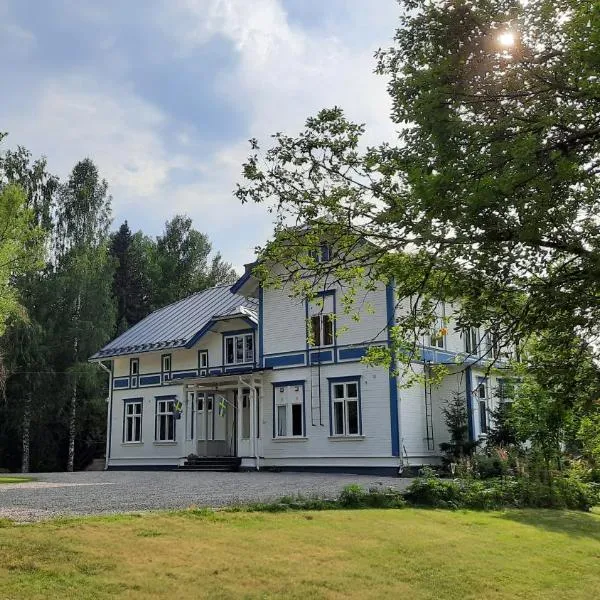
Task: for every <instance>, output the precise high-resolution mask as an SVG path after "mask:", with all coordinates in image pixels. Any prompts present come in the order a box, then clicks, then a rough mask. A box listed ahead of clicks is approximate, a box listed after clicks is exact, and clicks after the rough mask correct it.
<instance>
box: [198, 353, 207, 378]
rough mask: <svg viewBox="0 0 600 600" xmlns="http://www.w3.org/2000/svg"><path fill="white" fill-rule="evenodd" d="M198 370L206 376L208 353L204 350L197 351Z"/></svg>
mask: <svg viewBox="0 0 600 600" xmlns="http://www.w3.org/2000/svg"><path fill="white" fill-rule="evenodd" d="M198 368H199V369H200V371H204V374H206V369H208V352H207V351H206V350H199V351H198Z"/></svg>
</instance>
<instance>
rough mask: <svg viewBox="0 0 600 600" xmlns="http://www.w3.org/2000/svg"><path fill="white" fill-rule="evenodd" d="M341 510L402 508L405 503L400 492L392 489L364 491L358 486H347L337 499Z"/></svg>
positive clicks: (375, 488) (373, 488) (374, 488)
mask: <svg viewBox="0 0 600 600" xmlns="http://www.w3.org/2000/svg"><path fill="white" fill-rule="evenodd" d="M338 504H339V505H340V507H342V508H402V507H403V506H406V501H405V500H404V497H403V495H402V492H399V491H398V490H395V489H393V488H377V487H372V488H370V489H369V490H368V491H366V490H365V489H364V488H363V487H362V486H360V485H356V484H353V485H347V486H346V487H345V488H344V489H343V490H342V493H341V494H340V496H339V498H338Z"/></svg>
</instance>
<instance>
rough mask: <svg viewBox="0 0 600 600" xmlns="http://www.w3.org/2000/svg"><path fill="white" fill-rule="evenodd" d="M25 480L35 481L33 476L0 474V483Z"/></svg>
mask: <svg viewBox="0 0 600 600" xmlns="http://www.w3.org/2000/svg"><path fill="white" fill-rule="evenodd" d="M27 481H35V479H34V478H33V477H5V476H4V475H0V485H2V484H3V483H26V482H27Z"/></svg>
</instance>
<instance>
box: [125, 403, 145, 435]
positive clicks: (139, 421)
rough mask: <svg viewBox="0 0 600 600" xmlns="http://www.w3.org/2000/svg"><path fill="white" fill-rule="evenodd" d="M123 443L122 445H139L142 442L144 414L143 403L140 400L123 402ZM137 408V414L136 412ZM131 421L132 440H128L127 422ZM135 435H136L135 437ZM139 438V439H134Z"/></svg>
mask: <svg viewBox="0 0 600 600" xmlns="http://www.w3.org/2000/svg"><path fill="white" fill-rule="evenodd" d="M123 404H124V406H123V443H124V444H141V443H142V442H143V439H142V432H143V423H144V419H143V414H144V401H143V399H142V398H140V399H139V400H138V399H136V400H125V401H124V402H123ZM136 408H139V412H137V411H136ZM129 421H131V432H132V439H128V437H129V436H128V435H127V434H128V431H129V427H128V422H129ZM136 433H137V434H138V435H137V436H136ZM136 437H139V439H135V438H136Z"/></svg>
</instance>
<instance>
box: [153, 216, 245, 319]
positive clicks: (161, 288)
mask: <svg viewBox="0 0 600 600" xmlns="http://www.w3.org/2000/svg"><path fill="white" fill-rule="evenodd" d="M211 250H212V246H211V243H210V242H209V240H208V237H207V236H206V235H205V234H204V233H200V232H199V231H197V230H196V229H193V228H192V220H191V219H190V218H189V217H185V216H182V215H177V216H175V217H174V218H173V219H171V220H170V221H167V223H166V224H165V231H164V233H163V235H162V236H159V237H158V238H157V243H156V261H157V265H158V269H157V271H156V273H157V275H158V278H159V279H158V280H157V281H155V283H154V307H155V308H158V307H161V306H165V305H166V304H170V303H171V302H175V301H177V300H180V299H181V298H185V297H186V296H189V295H190V294H193V293H194V292H198V291H201V290H204V289H206V288H208V287H210V286H213V285H216V284H219V283H233V282H234V281H235V280H236V278H237V276H236V274H235V271H234V270H233V269H232V267H231V265H230V264H229V263H226V262H224V261H223V259H222V258H221V255H220V254H219V253H217V254H215V255H214V256H213V258H212V260H211V261H210V263H209V255H210V253H211Z"/></svg>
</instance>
